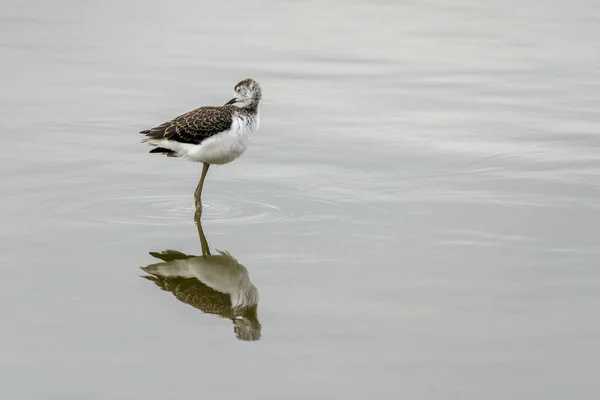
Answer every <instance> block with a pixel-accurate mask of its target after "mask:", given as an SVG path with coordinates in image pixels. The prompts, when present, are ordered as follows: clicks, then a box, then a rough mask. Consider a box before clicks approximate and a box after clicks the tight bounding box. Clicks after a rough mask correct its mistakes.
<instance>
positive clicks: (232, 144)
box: [187, 113, 260, 164]
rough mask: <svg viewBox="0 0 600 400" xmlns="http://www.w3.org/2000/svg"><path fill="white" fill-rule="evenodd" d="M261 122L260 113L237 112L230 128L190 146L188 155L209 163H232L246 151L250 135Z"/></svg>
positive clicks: (193, 158) (194, 159) (192, 158)
mask: <svg viewBox="0 0 600 400" xmlns="http://www.w3.org/2000/svg"><path fill="white" fill-rule="evenodd" d="M259 122H260V120H259V115H258V113H256V114H255V115H254V116H249V115H241V114H237V115H235V116H234V117H233V120H232V123H231V128H230V129H229V130H227V131H224V132H221V133H218V134H216V135H214V136H212V137H210V138H208V139H206V140H205V141H203V142H202V143H201V144H200V145H197V146H193V147H194V148H189V149H188V152H187V156H188V157H189V158H190V159H191V160H193V161H198V162H203V163H207V164H227V163H230V162H232V161H233V160H235V159H236V158H238V157H239V156H241V155H242V154H243V153H244V151H246V148H247V147H248V145H249V141H250V140H249V139H250V136H251V135H252V134H253V133H254V132H256V130H257V129H258V125H259Z"/></svg>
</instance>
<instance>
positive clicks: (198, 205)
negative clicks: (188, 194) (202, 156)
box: [194, 164, 210, 213]
mask: <svg viewBox="0 0 600 400" xmlns="http://www.w3.org/2000/svg"><path fill="white" fill-rule="evenodd" d="M208 167H210V164H204V166H203V167H202V176H201V177H200V182H198V186H196V191H195V192H194V197H195V198H196V208H200V213H202V187H203V186H204V179H205V178H206V174H207V173H208ZM196 211H197V210H196Z"/></svg>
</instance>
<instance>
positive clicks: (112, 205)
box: [36, 191, 292, 227]
mask: <svg viewBox="0 0 600 400" xmlns="http://www.w3.org/2000/svg"><path fill="white" fill-rule="evenodd" d="M194 210H195V208H194V200H193V196H189V195H182V194H175V193H159V192H152V191H142V192H140V191H136V192H135V193H122V192H101V193H96V194H94V195H89V194H88V195H85V196H84V195H79V196H71V197H70V198H68V199H66V198H65V197H55V198H52V200H51V201H49V202H47V203H46V204H45V206H44V207H43V209H40V208H37V210H36V211H37V212H44V213H46V212H47V213H49V214H51V215H52V216H54V217H56V218H57V219H59V220H60V224H61V225H66V226H71V227H72V226H96V227H102V226H114V225H143V226H173V225H177V224H181V225H188V224H190V223H191V222H192V221H193V219H194ZM47 215H48V214H46V216H47ZM291 216H292V214H291V213H286V212H285V211H283V210H282V209H281V208H280V207H278V206H276V205H274V204H267V203H263V202H258V201H252V200H244V199H239V198H229V197H222V198H214V197H211V198H209V199H206V200H205V203H204V207H203V212H202V220H203V221H206V222H219V223H221V224H252V223H265V222H272V221H278V220H282V219H286V218H290V217H291Z"/></svg>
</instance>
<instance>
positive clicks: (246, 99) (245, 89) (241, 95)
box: [225, 78, 262, 108]
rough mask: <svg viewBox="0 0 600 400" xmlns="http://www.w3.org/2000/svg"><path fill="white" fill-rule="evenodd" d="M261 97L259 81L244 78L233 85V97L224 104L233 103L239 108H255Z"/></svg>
mask: <svg viewBox="0 0 600 400" xmlns="http://www.w3.org/2000/svg"><path fill="white" fill-rule="evenodd" d="M261 97H262V88H261V87H260V83H258V82H257V81H255V80H254V79H250V78H248V79H244V80H243V81H241V82H239V83H238V84H237V85H235V89H234V97H233V99H231V100H229V101H228V102H227V103H225V105H235V106H236V107H240V108H257V107H258V103H259V102H260V99H261Z"/></svg>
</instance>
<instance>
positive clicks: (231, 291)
mask: <svg viewBox="0 0 600 400" xmlns="http://www.w3.org/2000/svg"><path fill="white" fill-rule="evenodd" d="M198 206H199V207H198ZM196 210H197V211H196V225H197V227H198V235H199V237H200V244H201V247H202V255H201V256H196V255H190V254H185V253H182V252H180V251H176V250H164V251H161V252H152V253H150V255H152V256H153V257H155V258H158V259H159V260H161V262H158V263H155V264H150V265H147V266H145V267H141V269H142V270H143V271H144V272H146V273H147V274H148V275H145V276H143V278H145V279H148V280H150V281H152V282H154V283H155V284H156V285H157V286H158V287H160V288H161V289H162V290H164V291H167V292H171V293H172V294H173V295H174V296H175V297H176V298H177V299H178V300H179V301H181V302H183V303H186V304H189V305H191V306H192V307H195V308H197V309H198V310H200V311H202V312H204V313H206V314H213V315H218V316H220V317H222V318H227V319H230V320H231V321H232V322H233V330H234V333H235V336H236V337H237V338H238V339H240V340H246V341H254V340H259V339H260V337H261V325H260V322H259V321H258V313H257V311H258V290H257V289H256V287H255V286H254V285H253V284H252V282H250V277H249V276H248V270H247V269H246V267H244V266H243V265H242V264H240V263H239V262H238V261H237V260H236V259H235V257H233V256H232V255H231V254H229V253H228V252H226V251H219V250H217V253H218V254H214V255H213V254H211V253H210V249H209V247H208V242H207V240H206V236H205V235H204V230H203V229H202V224H201V221H200V213H201V211H198V210H202V205H199V204H197V205H196Z"/></svg>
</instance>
